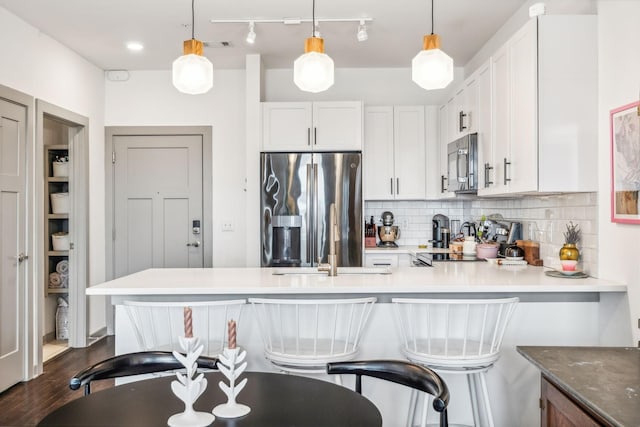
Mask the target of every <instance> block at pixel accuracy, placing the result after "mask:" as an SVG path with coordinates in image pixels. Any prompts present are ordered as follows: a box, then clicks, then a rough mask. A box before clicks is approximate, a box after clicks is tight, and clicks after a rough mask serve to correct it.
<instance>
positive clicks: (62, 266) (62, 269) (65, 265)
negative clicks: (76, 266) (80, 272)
mask: <svg viewBox="0 0 640 427" xmlns="http://www.w3.org/2000/svg"><path fill="white" fill-rule="evenodd" d="M56 271H57V272H58V273H60V274H69V261H67V260H66V259H64V260H62V261H60V262H59V263H58V264H56Z"/></svg>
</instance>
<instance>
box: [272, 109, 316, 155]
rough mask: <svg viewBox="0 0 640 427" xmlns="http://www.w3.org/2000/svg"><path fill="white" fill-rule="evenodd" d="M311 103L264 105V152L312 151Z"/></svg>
mask: <svg viewBox="0 0 640 427" xmlns="http://www.w3.org/2000/svg"><path fill="white" fill-rule="evenodd" d="M311 114H312V109H311V103H310V102H264V103H262V148H263V150H264V151H308V150H311V149H312V146H311V144H312V135H311V131H312V116H311Z"/></svg>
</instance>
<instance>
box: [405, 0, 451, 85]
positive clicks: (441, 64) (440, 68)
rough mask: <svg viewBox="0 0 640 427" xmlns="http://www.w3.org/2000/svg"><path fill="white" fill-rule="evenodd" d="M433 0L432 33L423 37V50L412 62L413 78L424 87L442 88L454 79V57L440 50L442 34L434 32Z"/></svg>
mask: <svg viewBox="0 0 640 427" xmlns="http://www.w3.org/2000/svg"><path fill="white" fill-rule="evenodd" d="M433 1H434V0H431V34H430V35H425V36H424V38H423V45H422V51H420V52H419V53H418V54H417V55H416V56H415V57H414V58H413V61H412V63H411V78H412V79H413V81H414V82H416V84H417V85H418V86H420V87H421V88H423V89H427V90H431V89H442V88H445V87H447V85H448V84H449V83H451V82H452V81H453V59H451V57H450V56H449V55H447V54H446V53H444V52H443V51H441V50H440V36H439V35H437V34H434V33H433Z"/></svg>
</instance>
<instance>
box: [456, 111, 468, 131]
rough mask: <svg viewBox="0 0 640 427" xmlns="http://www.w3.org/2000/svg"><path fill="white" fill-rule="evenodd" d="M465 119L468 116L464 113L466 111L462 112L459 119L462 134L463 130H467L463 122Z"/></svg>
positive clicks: (459, 128)
mask: <svg viewBox="0 0 640 427" xmlns="http://www.w3.org/2000/svg"><path fill="white" fill-rule="evenodd" d="M465 117H467V115H466V114H465V113H464V111H460V115H459V119H458V130H459V131H460V132H462V131H463V130H465V129H466V128H467V127H466V126H465V125H464V123H463V120H464V118H465Z"/></svg>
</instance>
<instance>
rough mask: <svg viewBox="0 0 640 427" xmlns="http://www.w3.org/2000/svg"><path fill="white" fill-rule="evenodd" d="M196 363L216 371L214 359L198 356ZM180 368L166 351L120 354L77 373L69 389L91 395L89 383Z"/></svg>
mask: <svg viewBox="0 0 640 427" xmlns="http://www.w3.org/2000/svg"><path fill="white" fill-rule="evenodd" d="M196 363H197V364H198V367H200V368H204V369H218V368H217V365H216V364H217V363H218V359H217V358H214V357H206V356H200V357H199V358H198V359H197V360H196ZM181 368H184V366H183V365H182V364H181V363H180V362H179V361H178V360H177V359H176V358H175V357H174V356H173V354H172V353H171V352H168V351H143V352H138V353H127V354H120V355H118V356H114V357H111V358H109V359H105V360H103V361H101V362H98V363H96V364H95V365H92V366H89V367H88V368H86V369H83V370H82V371H80V372H78V373H77V374H76V375H74V376H73V378H71V380H70V381H69V388H70V389H71V390H77V389H79V388H80V387H82V386H84V394H85V395H87V394H90V393H91V381H97V380H106V379H109V378H121V377H127V376H131V375H141V374H152V373H155V372H163V371H172V370H175V369H181Z"/></svg>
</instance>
